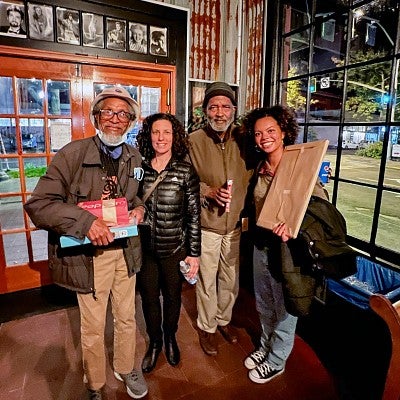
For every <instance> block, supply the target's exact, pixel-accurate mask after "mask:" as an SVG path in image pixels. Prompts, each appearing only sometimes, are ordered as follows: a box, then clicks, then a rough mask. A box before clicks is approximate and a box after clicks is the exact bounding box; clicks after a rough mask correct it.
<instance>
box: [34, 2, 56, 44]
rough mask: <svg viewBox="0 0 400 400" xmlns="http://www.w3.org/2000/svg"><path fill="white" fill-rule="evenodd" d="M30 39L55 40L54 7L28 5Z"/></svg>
mask: <svg viewBox="0 0 400 400" xmlns="http://www.w3.org/2000/svg"><path fill="white" fill-rule="evenodd" d="M28 21H29V24H28V26H29V37H30V38H31V39H38V40H46V41H48V42H52V41H53V40H54V28H53V7H52V6H47V5H45V4H36V3H28Z"/></svg>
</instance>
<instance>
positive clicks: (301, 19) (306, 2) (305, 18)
mask: <svg viewBox="0 0 400 400" xmlns="http://www.w3.org/2000/svg"><path fill="white" fill-rule="evenodd" d="M285 3H288V4H285V5H284V9H283V19H284V24H283V26H284V27H285V32H284V33H288V32H290V31H293V30H294V29H297V28H301V27H302V26H304V25H307V24H309V23H311V12H312V0H303V1H296V2H293V1H286V2H285Z"/></svg>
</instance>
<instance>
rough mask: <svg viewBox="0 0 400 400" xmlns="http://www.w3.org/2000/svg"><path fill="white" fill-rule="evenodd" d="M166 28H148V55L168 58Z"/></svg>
mask: <svg viewBox="0 0 400 400" xmlns="http://www.w3.org/2000/svg"><path fill="white" fill-rule="evenodd" d="M167 33H168V32H167V28H160V27H158V26H150V54H153V55H154V56H163V57H167V56H168V51H167V49H168V36H167Z"/></svg>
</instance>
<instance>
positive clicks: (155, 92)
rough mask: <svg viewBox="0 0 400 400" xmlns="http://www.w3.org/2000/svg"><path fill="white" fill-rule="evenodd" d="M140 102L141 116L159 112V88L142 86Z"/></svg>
mask: <svg viewBox="0 0 400 400" xmlns="http://www.w3.org/2000/svg"><path fill="white" fill-rule="evenodd" d="M140 103H141V115H142V118H145V117H147V116H148V115H150V114H154V113H157V112H159V111H160V103H161V88H151V87H145V86H142V97H141V101H140Z"/></svg>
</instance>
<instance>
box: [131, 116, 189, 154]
mask: <svg viewBox="0 0 400 400" xmlns="http://www.w3.org/2000/svg"><path fill="white" fill-rule="evenodd" d="M162 119H165V120H166V121H169V122H171V124H172V136H173V139H172V157H173V158H175V159H177V160H183V159H184V158H185V157H186V156H187V155H188V154H189V139H188V135H187V133H186V131H185V128H184V127H183V125H182V123H181V122H180V121H179V120H178V119H177V118H176V117H175V116H174V115H172V114H167V113H156V114H152V115H149V116H148V117H146V118H145V119H144V120H143V126H142V128H141V129H140V130H139V133H138V135H137V137H136V141H137V145H138V148H139V151H140V153H141V154H142V156H143V158H144V159H145V160H146V161H151V160H152V159H153V158H154V156H155V154H156V153H155V151H154V149H153V146H152V144H151V130H152V127H153V124H154V122H156V121H159V120H162Z"/></svg>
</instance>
